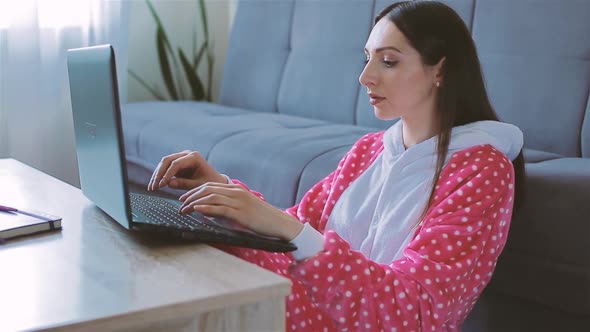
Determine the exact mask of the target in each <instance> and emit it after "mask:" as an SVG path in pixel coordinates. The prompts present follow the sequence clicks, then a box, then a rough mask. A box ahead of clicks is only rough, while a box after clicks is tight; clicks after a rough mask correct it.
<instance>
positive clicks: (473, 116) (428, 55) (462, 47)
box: [375, 1, 525, 222]
mask: <svg viewBox="0 0 590 332" xmlns="http://www.w3.org/2000/svg"><path fill="white" fill-rule="evenodd" d="M384 17H386V18H387V19H389V20H390V21H391V22H392V23H393V24H395V26H396V27H397V29H399V30H400V31H401V32H402V33H403V34H404V36H405V37H406V39H407V40H408V41H409V43H410V45H412V47H414V48H415V49H416V50H417V51H418V53H420V56H421V58H422V63H423V64H425V65H430V66H432V65H435V64H437V63H438V62H439V61H440V60H441V59H442V58H443V57H445V61H444V62H443V65H442V68H441V70H442V77H443V79H442V85H441V86H440V87H439V88H438V97H437V109H436V114H437V120H438V128H439V130H440V131H439V133H438V135H437V163H436V171H435V173H434V181H433V184H432V189H431V191H430V197H429V199H428V204H427V206H426V209H425V211H424V213H423V215H422V217H421V218H420V220H419V221H418V222H420V221H421V219H422V218H423V217H424V214H425V213H426V210H427V209H428V207H429V206H430V204H431V203H432V200H433V196H434V191H435V188H436V184H437V182H438V178H439V177H440V173H441V172H442V169H443V166H444V162H445V157H446V155H447V153H448V150H449V143H450V139H451V130H452V129H453V127H456V126H461V125H465V124H468V123H472V122H476V121H482V120H493V121H500V120H499V119H498V115H497V114H496V112H494V109H493V108H492V105H491V104H490V101H489V98H488V94H487V92H486V88H485V83H484V80H483V75H482V72H481V65H480V63H479V59H478V56H477V51H476V49H475V44H474V42H473V39H472V38H471V35H470V33H469V30H468V29H467V27H466V26H465V23H464V22H463V20H462V19H461V17H459V15H457V13H456V12H455V11H454V10H453V9H451V8H450V7H448V6H447V5H445V4H443V3H440V2H437V1H403V2H397V3H394V4H392V5H390V6H388V7H387V8H385V9H384V10H382V11H381V13H380V14H379V15H378V16H377V17H376V18H375V23H377V22H378V21H379V20H381V19H382V18H384ZM512 165H513V167H514V174H515V179H514V181H515V188H514V193H515V194H514V211H516V210H518V209H519V208H520V207H521V205H522V203H523V201H524V193H525V170H524V157H523V153H522V150H521V151H520V153H519V155H518V156H517V157H516V159H514V160H513V161H512Z"/></svg>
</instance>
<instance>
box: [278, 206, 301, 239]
mask: <svg viewBox="0 0 590 332" xmlns="http://www.w3.org/2000/svg"><path fill="white" fill-rule="evenodd" d="M281 213H283V212H281ZM283 215H284V217H285V223H284V227H281V228H282V230H283V234H282V236H281V238H282V239H283V240H285V241H289V242H290V241H292V240H293V239H294V238H295V237H297V235H299V233H301V230H303V224H302V223H301V222H300V221H299V220H297V219H296V218H295V217H292V216H290V215H288V214H286V213H283Z"/></svg>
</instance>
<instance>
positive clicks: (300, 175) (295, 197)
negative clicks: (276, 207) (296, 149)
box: [291, 135, 363, 206]
mask: <svg viewBox="0 0 590 332" xmlns="http://www.w3.org/2000/svg"><path fill="white" fill-rule="evenodd" d="M360 137H363V135H361V136H359V139H360ZM357 141H358V139H357ZM355 142H356V141H355ZM352 146H354V142H353V143H352V144H350V145H348V144H344V145H340V146H337V147H334V148H331V149H329V150H327V151H324V152H322V153H320V154H318V155H317V156H315V157H313V158H312V159H310V160H309V161H308V162H307V163H306V164H305V166H303V168H302V169H301V172H300V173H299V176H298V178H297V189H296V190H295V196H294V197H293V200H292V202H293V203H292V205H291V206H293V205H294V204H296V203H297V196H298V194H299V191H300V189H301V178H302V177H303V172H304V171H305V169H306V168H307V166H309V164H311V162H312V161H314V160H316V159H318V158H320V157H322V156H324V155H326V154H328V153H330V152H332V151H335V150H338V149H341V148H345V147H349V149H350V148H352ZM344 154H346V152H344ZM336 165H338V163H336ZM328 174H330V173H328ZM328 174H326V175H324V177H325V176H327V175H328ZM322 178H323V177H322ZM308 190H309V189H308Z"/></svg>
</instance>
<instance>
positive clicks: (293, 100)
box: [123, 0, 590, 331]
mask: <svg viewBox="0 0 590 332" xmlns="http://www.w3.org/2000/svg"><path fill="white" fill-rule="evenodd" d="M444 2H446V3H448V4H449V5H450V6H451V7H453V8H454V9H455V10H456V11H457V12H458V13H459V14H460V15H461V17H462V18H463V19H464V20H465V22H466V24H467V26H468V27H469V28H470V30H471V32H472V36H473V38H474V40H475V42H476V45H477V48H478V52H479V55H480V58H481V62H482V65H483V70H484V75H485V78H486V83H487V87H488V91H489V94H490V98H491V99H492V103H493V105H494V107H495V109H496V111H497V113H498V114H499V115H500V117H501V119H502V120H504V121H506V122H510V123H513V124H516V125H517V126H519V127H520V128H521V129H522V130H523V132H524V135H525V158H526V161H527V164H526V170H527V173H528V174H527V181H528V189H527V200H526V203H525V206H524V208H523V209H522V210H520V211H519V212H518V213H517V214H515V216H514V218H513V223H512V227H511V230H510V236H509V239H508V243H507V246H506V249H505V250H504V252H503V254H502V256H501V258H500V261H499V263H498V266H497V269H496V272H495V275H494V277H493V280H492V282H491V283H490V285H489V287H488V288H487V289H486V290H485V292H484V294H483V296H482V298H481V299H480V301H479V302H478V304H477V305H476V307H475V309H474V311H473V312H472V313H471V315H470V316H469V318H468V320H467V322H466V323H465V325H464V328H463V330H464V331H590V101H589V94H590V0H569V1H556V0H518V1H517V0H452V1H444ZM389 3H390V0H388V1H373V0H350V1H342V0H340V1H337V0H296V1H291V0H285V1H271V0H250V1H241V2H240V3H239V7H238V10H237V14H236V17H235V21H234V23H233V28H232V34H231V39H230V47H229V50H228V54H227V60H226V63H225V67H224V76H223V79H222V86H221V95H220V98H219V102H218V103H215V104H214V103H200V102H138V103H130V104H127V105H125V106H124V108H123V126H124V136H125V147H126V153H127V161H128V168H129V177H130V181H131V182H132V183H133V184H134V185H139V186H145V185H146V184H147V182H148V180H149V176H150V175H151V171H152V170H153V168H154V167H155V166H156V164H157V163H158V161H159V160H160V158H161V157H162V156H164V155H167V154H170V153H172V152H176V151H180V150H184V149H190V150H198V151H200V152H201V153H202V154H203V155H204V156H206V158H207V160H209V162H210V163H211V164H212V165H213V166H214V167H216V169H217V170H219V171H220V172H222V173H226V174H228V175H230V176H231V177H233V178H238V179H240V180H242V181H243V182H245V183H247V184H248V185H249V186H250V187H251V188H253V189H255V190H257V191H260V192H262V193H263V194H264V195H265V197H266V198H267V199H268V201H269V202H270V203H272V204H274V205H275V206H277V207H281V208H285V207H288V206H291V205H293V204H294V203H295V202H296V201H298V199H299V198H301V196H302V195H303V194H304V193H305V192H306V190H307V189H309V188H310V187H311V186H312V185H313V184H314V183H315V182H317V181H318V180H320V179H321V178H323V177H324V176H325V175H327V174H328V173H329V172H331V171H332V170H333V169H334V168H335V167H336V164H337V162H338V161H339V159H340V158H341V157H342V156H343V155H344V153H345V152H346V151H347V150H348V149H349V148H350V146H351V145H352V143H353V142H355V141H356V140H357V139H358V138H359V137H360V136H362V135H363V134H365V133H367V132H371V131H379V130H382V129H385V128H387V127H389V126H390V125H391V124H392V122H388V123H386V122H382V121H379V120H378V119H376V118H375V117H374V115H373V111H372V107H371V106H370V105H369V103H368V98H367V95H366V91H365V89H364V88H363V87H361V86H360V85H359V83H358V80H357V79H358V75H359V74H360V72H361V70H362V67H363V60H364V54H363V46H364V43H365V41H366V38H367V36H368V34H369V31H370V29H371V26H372V20H373V17H374V15H375V14H376V13H377V12H379V11H380V10H381V9H382V8H384V7H385V6H386V5H388V4H389Z"/></svg>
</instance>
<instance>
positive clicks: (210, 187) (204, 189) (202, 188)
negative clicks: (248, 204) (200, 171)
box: [178, 182, 242, 202]
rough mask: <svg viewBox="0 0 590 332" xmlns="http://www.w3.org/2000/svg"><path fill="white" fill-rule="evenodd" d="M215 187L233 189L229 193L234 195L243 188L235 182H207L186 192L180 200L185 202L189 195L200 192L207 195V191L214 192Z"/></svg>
mask: <svg viewBox="0 0 590 332" xmlns="http://www.w3.org/2000/svg"><path fill="white" fill-rule="evenodd" d="M213 188H226V189H233V191H232V192H231V193H229V192H228V194H229V195H232V196H233V195H234V194H236V193H237V192H239V191H241V189H242V187H241V186H239V185H237V184H233V183H219V182H207V183H203V184H202V185H200V186H198V187H196V188H193V189H191V190H189V191H187V192H185V193H184V194H182V195H181V196H180V197H179V198H178V199H179V200H180V201H183V202H184V201H185V200H186V199H187V198H188V197H190V196H193V195H195V194H196V193H198V192H202V193H203V195H206V194H207V193H212V192H213V190H214V189H213ZM207 190H209V191H207Z"/></svg>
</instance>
